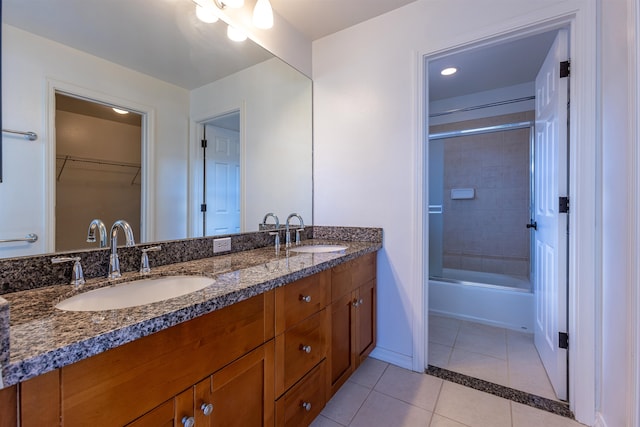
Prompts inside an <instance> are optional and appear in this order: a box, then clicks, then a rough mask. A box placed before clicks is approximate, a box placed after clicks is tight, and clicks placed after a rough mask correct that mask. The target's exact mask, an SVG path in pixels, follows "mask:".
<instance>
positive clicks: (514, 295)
mask: <svg viewBox="0 0 640 427" xmlns="http://www.w3.org/2000/svg"><path fill="white" fill-rule="evenodd" d="M446 273H447V275H448V276H454V277H456V279H455V280H451V279H440V278H433V277H432V278H430V279H429V312H430V313H432V314H437V315H441V316H448V317H454V318H456V319H462V320H468V321H472V322H477V323H483V324H486V325H491V326H498V327H502V328H508V329H514V330H519V331H526V332H533V321H534V310H535V300H534V295H533V293H532V292H531V290H530V288H531V286H530V285H529V282H528V281H525V280H519V281H518V279H516V280H514V279H513V278H510V277H509V276H503V275H497V274H491V276H493V277H491V278H490V279H491V282H493V283H495V284H487V283H478V282H477V281H478V278H479V277H478V276H476V277H474V278H473V279H471V278H470V277H469V276H468V272H465V271H464V270H457V271H454V272H453V273H452V272H446ZM458 273H459V274H458ZM480 274H481V275H482V274H486V273H480ZM499 276H502V277H499ZM467 279H468V280H467ZM471 280H473V281H471ZM506 285H510V286H506Z"/></svg>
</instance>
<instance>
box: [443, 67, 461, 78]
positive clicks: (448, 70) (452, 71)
mask: <svg viewBox="0 0 640 427" xmlns="http://www.w3.org/2000/svg"><path fill="white" fill-rule="evenodd" d="M457 72H458V69H457V68H455V67H449V68H445V69H444V70H442V71H440V74H442V75H443V76H451V75H453V74H455V73H457Z"/></svg>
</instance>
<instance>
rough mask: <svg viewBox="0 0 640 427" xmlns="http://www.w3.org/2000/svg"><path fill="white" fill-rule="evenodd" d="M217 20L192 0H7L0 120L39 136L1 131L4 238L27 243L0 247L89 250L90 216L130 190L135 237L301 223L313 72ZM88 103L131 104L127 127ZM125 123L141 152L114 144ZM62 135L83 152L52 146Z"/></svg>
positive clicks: (306, 200)
mask: <svg viewBox="0 0 640 427" xmlns="http://www.w3.org/2000/svg"><path fill="white" fill-rule="evenodd" d="M226 31H227V25H226V24H225V23H224V22H222V21H218V22H216V23H211V24H206V23H204V22H201V21H200V20H198V18H197V17H196V14H195V4H194V3H193V2H192V1H191V0H133V1H125V0H115V1H106V2H105V1H99V0H84V1H77V0H3V1H2V125H3V129H5V128H8V129H16V130H20V131H28V132H35V133H36V134H37V135H38V138H37V139H36V140H35V141H30V140H28V139H27V138H25V137H24V136H22V135H19V134H11V133H5V132H3V135H2V157H1V158H2V162H3V177H2V178H3V181H2V183H0V205H1V206H2V208H1V209H0V241H3V240H12V239H18V240H19V239H21V238H24V237H26V236H28V235H30V234H35V235H37V236H38V239H37V240H36V241H35V242H28V241H17V242H5V243H0V257H2V258H6V257H15V256H25V255H36V254H42V253H49V252H56V251H67V250H77V249H82V248H87V247H97V244H95V243H94V244H87V243H85V239H86V235H87V228H88V226H89V222H90V221H91V219H93V218H100V219H103V221H104V222H105V224H106V225H107V228H109V227H110V225H111V223H112V220H113V218H119V217H120V216H122V217H123V216H124V215H125V214H124V213H122V214H120V213H119V211H118V210H117V209H118V206H119V205H131V201H130V200H131V197H132V196H131V194H134V195H135V194H140V206H139V208H137V210H135V209H129V210H128V213H127V214H126V215H129V216H132V217H136V216H137V215H138V214H137V212H138V211H139V212H140V214H139V223H137V224H136V228H137V229H139V232H138V235H137V236H135V237H136V243H138V242H145V243H146V242H154V241H163V240H173V239H183V238H187V237H200V236H206V235H216V234H230V233H236V232H250V231H257V230H258V229H259V224H260V223H261V222H262V219H263V217H264V215H265V214H266V213H267V212H275V213H276V214H277V215H278V216H280V218H281V219H284V218H286V216H287V215H288V214H289V213H292V212H298V213H300V214H301V215H302V216H303V218H304V220H305V223H307V224H312V223H313V218H312V211H313V209H312V200H313V196H312V82H311V80H310V79H309V78H308V77H306V76H305V75H303V74H302V73H300V72H298V71H297V70H295V69H294V68H292V67H291V66H289V65H288V64H286V63H284V62H283V61H281V60H280V59H278V58H276V57H275V56H273V55H272V54H271V53H269V52H268V51H266V50H265V49H263V48H262V47H260V46H258V45H257V44H255V43H254V42H252V41H251V40H246V41H244V42H234V41H231V40H230V39H229V38H228V37H227V35H226ZM69 98H70V99H69ZM61 99H64V100H65V102H66V104H65V105H62V101H61ZM74 99H76V100H77V101H83V102H85V101H86V102H87V105H89V104H91V103H93V104H95V105H94V107H91V108H88V109H87V111H86V112H85V111H83V110H82V108H81V105H83V102H73V100H74ZM69 101H72V102H71V104H73V105H74V109H73V110H72V111H70V107H69ZM97 107H100V108H103V109H104V108H106V109H110V108H111V107H118V108H119V109H121V110H125V111H128V112H130V113H131V114H134V115H136V117H138V119H137V120H138V122H139V123H138V124H137V125H136V126H137V129H136V131H135V132H138V133H135V132H130V129H128V128H127V126H128V125H125V126H124V128H123V129H124V130H122V131H109V130H105V129H111V127H107V124H106V122H104V120H111V119H108V118H106V119H105V118H104V116H103V117H102V118H101V119H98V118H97V116H96V113H95V110H96V108H97ZM91 111H93V113H92V112H91ZM63 116H64V117H63ZM72 116H73V117H77V116H79V117H80V120H79V121H76V122H70V121H69V120H66V119H68V118H71V117H72ZM85 116H86V117H85ZM102 119H104V120H103V121H102V122H101V121H100V120H102ZM103 122H104V123H103ZM78 123H81V124H78ZM95 123H98V125H95ZM63 126H64V127H63ZM125 133H126V134H132V135H134V137H133V139H134V140H135V139H136V138H137V136H135V135H140V137H139V138H140V139H139V142H140V148H139V151H137V152H135V153H128V152H127V151H126V150H129V148H126V150H125V148H123V147H125V144H124V143H123V137H122V135H123V134H125ZM60 135H65V137H66V138H68V140H69V141H71V142H69V143H67V145H66V146H65V145H64V141H62V142H63V144H60V141H57V139H59V138H61V136H60ZM205 139H206V140H207V144H206V148H203V144H202V142H201V141H202V140H205ZM71 143H73V144H75V149H76V153H78V154H73V155H72V154H69V153H67V152H65V153H63V152H61V150H62V148H60V147H69V144H71ZM98 143H100V144H101V145H100V147H98V148H96V144H98ZM134 143H135V141H134ZM127 144H128V143H127ZM130 146H131V145H127V147H130ZM133 146H135V147H137V145H133ZM66 149H67V148H65V150H66ZM135 150H138V148H135ZM65 156H66V157H67V163H66V165H65V166H64V167H65V169H64V171H63V173H62V174H61V173H60V171H61V163H64V159H65ZM74 156H75V158H76V159H75V161H76V164H75V169H74V166H72V163H70V161H72V160H70V159H71V158H72V157H74ZM87 159H89V160H91V161H94V160H95V161H97V162H98V163H92V162H84V163H82V160H87ZM229 159H231V160H229ZM100 162H102V163H100ZM81 163H82V164H81ZM136 164H139V165H140V169H139V170H136V168H135V167H132V166H131V165H134V166H135V165H136ZM78 169H81V170H80V171H78ZM125 175H126V176H125ZM74 176H76V180H77V181H76V182H74V183H72V184H71V183H70V182H69V181H70V180H71V179H72V178H73V177H74ZM90 177H93V178H95V179H96V180H98V181H99V184H100V185H99V186H97V187H95V188H96V189H93V187H91V188H89V187H87V186H88V185H89V181H90V180H91V179H93V178H90ZM64 180H67V182H65V183H64V184H65V187H64V188H65V190H64V191H65V193H64V197H60V195H61V194H62V193H61V194H58V193H60V191H61V190H59V189H58V187H57V184H60V182H61V181H64ZM110 180H115V181H117V182H118V185H120V187H116V186H113V187H111V186H110V185H109V182H110ZM126 186H129V187H136V186H137V187H138V189H137V191H138V193H136V192H135V191H130V190H134V189H135V188H124V187H126ZM79 187H84V188H83V190H84V193H73V188H79ZM107 188H108V189H107ZM94 193H97V194H94ZM107 193H110V196H111V198H110V199H109V201H107V199H106V194H107ZM102 194H104V195H105V197H101V195H102ZM134 197H138V196H134ZM60 204H65V205H68V206H67V207H68V208H69V209H67V210H64V209H60V207H61V206H57V205H60ZM203 205H206V210H205V209H204V208H203ZM114 211H115V212H114ZM56 212H58V213H56ZM61 212H63V213H61ZM131 212H134V213H133V214H132V213H131ZM57 217H60V218H57ZM222 217H225V218H226V220H225V221H226V222H225V221H222V222H220V221H219V220H218V219H216V218H222ZM137 219H138V218H135V219H133V220H132V222H136V220H137ZM62 222H64V227H61V225H60V224H61V223H62ZM220 224H222V225H220ZM56 234H63V235H62V236H56ZM60 242H65V243H64V245H62V244H61V243H60ZM87 245H89V246H87Z"/></svg>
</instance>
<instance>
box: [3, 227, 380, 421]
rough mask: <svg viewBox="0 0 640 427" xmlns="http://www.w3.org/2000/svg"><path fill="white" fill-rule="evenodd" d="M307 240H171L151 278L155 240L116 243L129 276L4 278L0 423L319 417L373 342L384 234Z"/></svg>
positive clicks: (339, 232)
mask: <svg viewBox="0 0 640 427" xmlns="http://www.w3.org/2000/svg"><path fill="white" fill-rule="evenodd" d="M304 237H306V239H304V238H303V241H302V245H301V246H297V247H293V248H291V250H281V251H280V253H276V251H275V250H274V248H273V246H272V245H271V244H269V243H270V242H272V240H270V239H269V234H268V233H264V232H262V233H260V232H259V233H246V234H243V235H238V236H234V237H233V240H232V250H231V251H230V252H226V253H223V254H221V255H219V254H216V256H213V254H212V253H210V251H211V247H212V246H213V245H212V240H213V238H204V239H190V240H186V241H176V242H164V243H162V250H161V251H159V252H155V253H153V254H149V258H150V262H151V268H152V269H151V273H149V274H144V275H143V274H141V273H138V272H133V271H134V270H135V268H132V266H133V265H134V261H133V260H134V259H135V258H136V257H137V256H139V254H140V252H141V250H142V249H144V247H143V245H140V246H139V247H133V248H118V251H121V250H122V252H123V254H122V255H121V257H123V260H124V262H123V274H122V277H121V278H118V279H112V280H107V279H106V278H104V277H105V276H102V277H100V276H97V275H96V274H97V272H100V273H101V272H102V269H104V268H106V267H104V266H99V267H96V268H95V269H93V267H92V265H90V264H88V263H86V262H85V265H87V268H86V271H87V272H88V274H87V276H88V277H92V278H90V279H88V280H87V281H86V283H85V284H84V285H82V286H81V287H80V288H77V287H75V286H73V285H68V284H61V283H68V275H69V274H70V270H69V267H71V266H70V265H69V266H67V268H66V269H64V270H61V268H62V267H60V266H57V267H51V266H48V267H47V268H48V269H49V270H46V269H45V270H46V271H44V272H43V273H42V275H43V276H45V275H47V274H46V273H49V274H48V276H54V277H53V278H51V277H49V278H48V279H47V280H49V281H52V282H54V283H48V282H47V280H44V279H43V280H42V282H43V283H44V284H45V286H41V287H36V286H34V285H33V284H27V283H25V285H24V286H22V287H20V286H18V287H17V288H16V285H14V286H13V287H9V289H8V290H9V291H10V292H8V293H7V286H5V287H4V288H3V292H4V294H3V295H0V316H5V317H0V327H1V328H0V337H1V338H2V339H1V342H2V345H3V347H2V353H1V354H0V357H2V358H0V363H1V364H2V381H3V386H4V388H2V389H1V390H0V413H1V414H2V417H0V426H1V427H4V426H5V425H6V426H15V425H21V426H49V425H65V426H76V425H91V426H102V425H105V426H107V425H108V426H123V425H131V426H138V427H140V426H194V425H195V426H210V425H211V426H215V425H220V426H231V425H237V426H263V425H264V426H274V425H277V426H281V425H292V426H303V425H308V424H309V423H311V421H312V420H313V419H314V418H315V417H316V416H317V415H318V414H319V412H320V411H321V409H322V408H323V407H324V405H325V403H326V402H327V401H328V400H329V398H330V397H331V396H332V395H333V394H334V393H335V392H336V391H337V390H338V389H339V388H340V386H341V385H342V384H344V382H345V381H346V380H347V378H348V377H349V375H351V373H352V372H353V371H354V370H355V368H356V367H357V366H358V365H359V364H360V363H361V361H362V360H363V359H364V358H365V357H366V356H367V355H368V354H369V352H370V351H371V350H372V349H373V348H374V347H375V337H376V328H375V319H376V309H375V307H376V252H377V251H378V250H379V249H381V247H382V231H381V230H380V229H366V228H365V229H363V228H343V227H308V229H307V230H305V236H304ZM94 252H96V253H97V254H95V256H96V257H99V256H101V255H105V254H106V253H107V250H100V251H94ZM82 254H83V255H84V256H85V258H86V257H89V258H90V255H91V254H88V255H87V254H86V253H82ZM40 258H43V259H45V258H47V257H46V256H43V257H40ZM49 258H50V257H49ZM45 261H46V260H45ZM45 261H42V265H48V264H45ZM19 262H25V261H19ZM4 267H6V265H5V266H4ZM13 267H15V268H19V267H20V265H19V264H14V265H13ZM0 274H5V277H0V278H2V282H3V283H4V282H6V280H7V278H6V276H7V275H6V270H5V273H0ZM63 276H67V277H66V280H67V282H65V281H63V279H62V277H63ZM56 281H57V283H55V282H56ZM185 287H186V289H188V291H187V290H185ZM21 288H23V289H21ZM172 292H174V293H172ZM56 305H57V307H56ZM6 316H8V318H7V317H6ZM5 347H6V348H5ZM7 350H8V351H7Z"/></svg>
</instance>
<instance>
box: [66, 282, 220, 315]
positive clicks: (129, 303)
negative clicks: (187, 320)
mask: <svg viewBox="0 0 640 427" xmlns="http://www.w3.org/2000/svg"><path fill="white" fill-rule="evenodd" d="M213 282H214V279H212V278H210V277H203V276H161V277H156V278H149V279H142V280H134V281H131V282H124V283H120V284H117V285H115V286H109V287H106V288H100V289H94V290H93V291H89V292H85V293H82V294H78V295H75V296H72V297H71V298H67V299H66V300H64V301H61V302H59V303H58V304H57V305H56V308H58V309H60V310H66V311H101V310H114V309H118V308H127V307H135V306H138V305H145V304H151V303H152V302H158V301H164V300H167V299H170V298H175V297H179V296H182V295H186V294H190V293H191V292H195V291H198V290H200V289H204V288H206V287H207V286H209V285H211V284H213Z"/></svg>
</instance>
